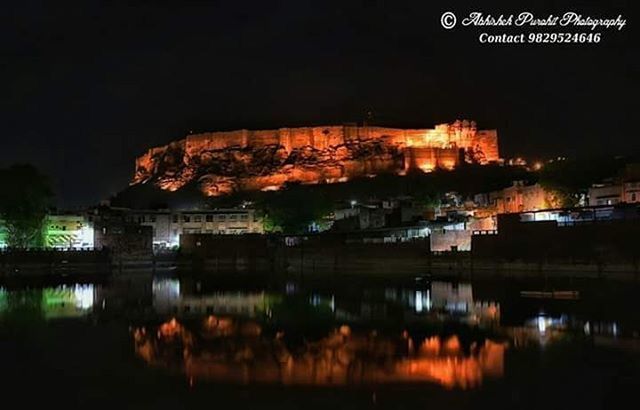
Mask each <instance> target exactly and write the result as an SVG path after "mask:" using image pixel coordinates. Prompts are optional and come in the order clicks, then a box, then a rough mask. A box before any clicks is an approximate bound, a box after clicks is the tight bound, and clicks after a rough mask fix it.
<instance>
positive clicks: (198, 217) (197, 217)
mask: <svg viewBox="0 0 640 410" xmlns="http://www.w3.org/2000/svg"><path fill="white" fill-rule="evenodd" d="M193 221H194V222H202V215H195V216H194V217H193Z"/></svg>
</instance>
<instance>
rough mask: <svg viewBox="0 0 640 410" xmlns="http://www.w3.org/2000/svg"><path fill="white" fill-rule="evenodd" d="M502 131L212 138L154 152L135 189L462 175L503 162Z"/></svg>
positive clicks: (464, 128) (335, 130) (462, 127)
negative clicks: (471, 166) (462, 165)
mask: <svg viewBox="0 0 640 410" xmlns="http://www.w3.org/2000/svg"><path fill="white" fill-rule="evenodd" d="M498 159H499V154H498V135H497V131H496V130H484V131H480V130H477V129H476V125H475V123H474V122H473V121H471V122H469V121H466V120H465V121H456V122H454V123H453V124H441V125H438V126H436V127H435V128H433V129H397V128H383V127H374V126H363V127H360V126H325V127H302V128H280V129H277V130H266V131H249V130H239V131H230V132H211V133H203V134H195V135H189V136H187V137H186V138H185V139H182V140H179V141H175V142H172V143H170V144H168V145H165V146H162V147H156V148H152V149H150V150H149V151H148V152H147V153H146V154H144V155H142V156H141V157H139V158H138V159H137V160H136V172H135V176H134V178H133V181H132V184H141V183H148V182H151V183H153V184H155V185H157V186H158V187H160V188H162V189H164V190H169V191H176V190H178V189H180V188H181V187H183V186H184V185H186V184H188V183H190V182H197V183H198V186H199V187H200V190H201V191H202V192H203V193H204V194H205V195H208V196H217V195H224V194H229V193H232V192H235V191H241V190H258V189H261V190H275V189H278V188H279V187H281V186H282V185H283V184H284V183H286V182H300V183H304V184H316V183H332V182H339V181H346V180H348V179H350V178H354V177H359V176H366V175H375V174H380V173H404V172H407V171H408V170H411V169H421V170H423V171H425V172H428V171H431V170H433V169H435V168H446V169H453V168H455V167H456V166H457V165H458V164H459V162H460V161H462V160H464V161H468V162H478V163H480V164H486V163H489V162H493V161H497V160H498Z"/></svg>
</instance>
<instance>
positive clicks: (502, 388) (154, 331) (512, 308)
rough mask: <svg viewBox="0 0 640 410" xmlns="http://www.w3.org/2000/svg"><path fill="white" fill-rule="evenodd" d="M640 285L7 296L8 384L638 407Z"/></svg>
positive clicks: (239, 287)
mask: <svg viewBox="0 0 640 410" xmlns="http://www.w3.org/2000/svg"><path fill="white" fill-rule="evenodd" d="M247 284H250V285H247ZM639 291H640V288H639V286H638V285H636V284H629V283H625V284H616V283H612V282H593V281H563V282H550V281H539V282H538V281H513V280H510V281H506V282H504V281H503V282H491V281H482V282H477V283H467V282H450V281H438V280H430V279H427V278H411V279H406V280H383V279H375V280H373V279H368V280H365V279H358V278H352V279H336V278H334V277H329V278H321V279H317V280H314V279H311V278H304V280H301V279H300V278H297V279H296V280H291V279H281V280H265V279H264V278H260V277H258V278H249V277H243V278H211V277H209V278H205V277H199V278H196V277H180V278H178V277H169V276H164V277H152V276H151V275H136V276H135V277H133V278H126V279H113V280H111V281H109V282H107V283H100V284H98V283H94V284H91V283H85V284H65V285H60V284H54V285H52V286H43V287H34V288H24V287H20V288H15V287H4V288H0V352H1V353H0V360H1V362H0V363H1V364H2V374H3V376H2V377H3V381H2V384H1V385H0V389H2V393H3V395H2V397H3V398H5V399H6V400H18V401H16V402H15V403H19V404H20V405H21V406H27V407H30V406H35V405H43V404H44V405H56V406H58V405H64V406H66V407H80V406H82V407H88V406H91V407H113V406H116V405H118V406H125V407H149V408H151V407H153V408H158V407H163V408H183V407H203V406H207V407H210V406H214V405H215V406H218V407H222V408H228V407H231V406H234V407H239V408H265V407H267V408H271V407H273V408H300V407H313V408H328V407H329V408H331V407H333V408H335V407H337V408H353V407H367V408H377V407H383V408H428V407H431V408H433V407H443V408H444V407H446V408H471V407H473V408H478V407H493V408H567V406H570V407H571V408H573V407H582V408H612V407H616V406H618V405H621V404H622V403H625V401H628V400H633V403H635V404H638V403H637V398H636V397H637V396H636V391H637V390H636V388H637V387H640V313H639V309H638V306H637V300H638V292H639ZM632 407H633V406H632Z"/></svg>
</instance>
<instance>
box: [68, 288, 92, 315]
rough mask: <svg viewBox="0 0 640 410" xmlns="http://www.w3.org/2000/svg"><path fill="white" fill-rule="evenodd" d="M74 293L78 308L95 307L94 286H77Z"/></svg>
mask: <svg viewBox="0 0 640 410" xmlns="http://www.w3.org/2000/svg"><path fill="white" fill-rule="evenodd" d="M73 293H74V296H75V299H76V307H78V308H80V309H89V308H91V307H92V306H93V285H76V287H75V289H74V292H73Z"/></svg>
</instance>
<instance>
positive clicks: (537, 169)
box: [533, 161, 543, 171]
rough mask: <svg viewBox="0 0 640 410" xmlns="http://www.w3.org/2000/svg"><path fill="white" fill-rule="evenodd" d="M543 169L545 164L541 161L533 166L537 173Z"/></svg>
mask: <svg viewBox="0 0 640 410" xmlns="http://www.w3.org/2000/svg"><path fill="white" fill-rule="evenodd" d="M542 167H543V164H542V162H540V161H538V162H535V163H534V164H533V169H534V170H535V171H540V170H541V169H542Z"/></svg>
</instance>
